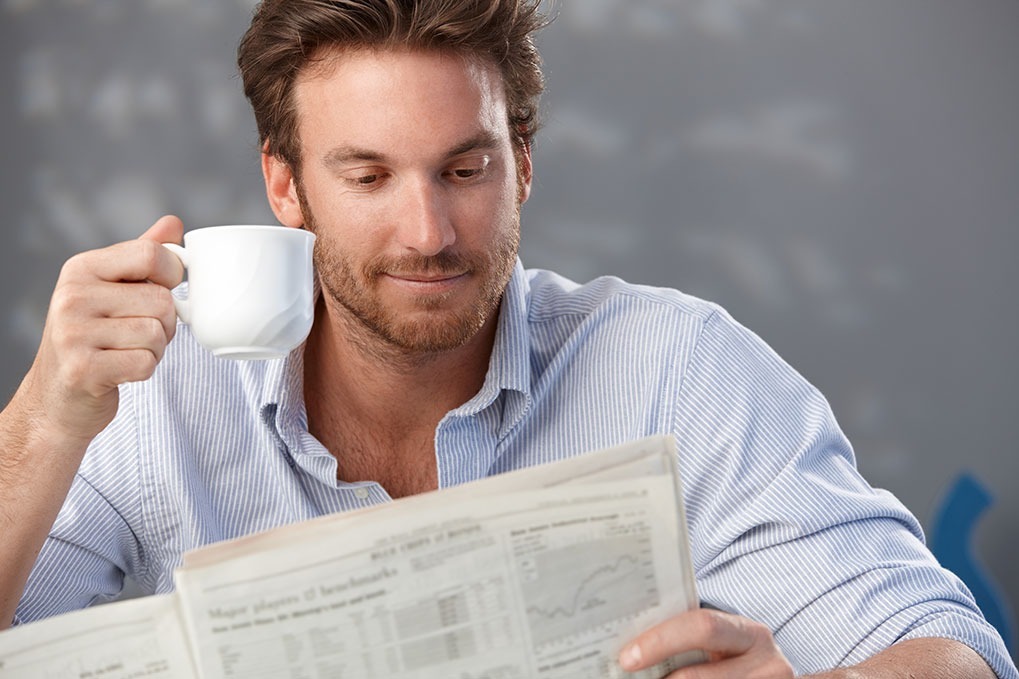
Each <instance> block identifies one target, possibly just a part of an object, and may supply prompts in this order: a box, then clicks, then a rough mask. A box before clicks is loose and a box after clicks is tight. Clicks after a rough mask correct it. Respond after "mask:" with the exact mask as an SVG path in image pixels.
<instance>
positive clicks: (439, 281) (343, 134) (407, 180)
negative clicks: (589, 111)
mask: <svg viewBox="0 0 1019 679" xmlns="http://www.w3.org/2000/svg"><path fill="white" fill-rule="evenodd" d="M295 101H296V105H297V113H298V130H299V134H300V139H301V172H300V181H299V182H298V183H297V184H296V187H295V188H296V192H297V195H298V198H299V201H300V207H301V213H302V215H303V219H304V223H305V226H306V227H307V228H308V229H309V230H311V231H313V232H314V233H315V234H316V235H317V236H318V240H317V244H316V252H315V258H316V261H315V263H316V266H317V270H318V275H319V278H320V280H321V283H322V288H323V293H324V294H325V295H326V296H327V297H326V301H327V303H328V304H329V305H330V307H331V308H332V309H333V310H334V311H335V312H337V313H340V314H343V315H346V316H347V317H348V318H353V319H354V320H355V321H356V322H357V323H360V324H361V325H362V326H364V327H365V328H367V329H368V330H369V331H370V332H371V333H372V335H373V336H374V337H377V338H381V339H382V340H383V341H384V342H386V343H388V344H390V345H394V346H396V347H400V348H402V349H404V350H410V351H412V352H437V351H445V350H449V349H453V348H456V347H459V346H461V345H463V344H464V343H466V342H467V341H468V340H470V339H471V338H472V337H474V336H475V334H476V333H477V332H478V331H479V330H480V329H481V327H482V326H483V325H484V324H485V322H486V321H488V320H489V319H491V318H493V316H494V314H495V311H496V309H497V308H498V305H499V300H500V298H501V295H502V292H503V290H504V289H505V286H506V283H507V281H508V280H509V277H510V274H511V272H512V269H513V265H514V262H515V260H516V254H517V247H518V244H519V234H520V221H519V208H520V204H521V202H522V201H523V200H524V199H526V196H527V191H528V189H529V179H530V177H529V167H530V166H529V158H526V166H525V167H526V172H527V175H528V176H526V177H524V178H522V179H521V180H520V181H518V177H517V167H516V163H515V159H514V154H513V147H512V144H511V141H510V134H509V129H508V124H507V121H506V99H505V94H504V89H503V85H502V81H501V78H500V76H499V73H498V71H497V70H496V69H495V68H494V67H490V66H488V65H486V64H478V63H470V62H468V61H465V60H463V59H460V58H458V57H456V56H452V55H448V54H439V53H432V52H411V51H400V52H391V51H367V50H366V51H353V52H343V53H337V54H335V55H331V56H329V57H328V58H327V60H326V61H324V62H322V63H320V64H316V65H313V66H312V67H311V68H309V69H306V71H305V72H303V73H302V74H301V76H300V77H299V78H298V81H297V84H296V89H295Z"/></svg>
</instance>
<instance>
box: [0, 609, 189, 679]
mask: <svg viewBox="0 0 1019 679" xmlns="http://www.w3.org/2000/svg"><path fill="white" fill-rule="evenodd" d="M28 677H38V678H45V679H141V678H145V679H197V674H196V673H195V671H194V670H193V667H192V664H191V655H190V653H189V651H188V647H187V643H186V641H185V637H184V630H183V628H182V627H181V623H180V618H179V617H178V614H177V607H176V596H175V595H172V594H164V595H159V596H149V597H144V598H140V599H132V600H130V601H122V602H117V603H113V604H107V605H103V606H96V607H94V608H86V609H84V610H81V611H75V612H73V613H68V614H66V615H61V616H57V617H54V618H49V619H47V620H44V621H40V622H36V623H28V624H25V625H19V626H18V627H15V628H12V629H9V630H6V631H5V632H4V633H3V634H0V679H27V678H28Z"/></svg>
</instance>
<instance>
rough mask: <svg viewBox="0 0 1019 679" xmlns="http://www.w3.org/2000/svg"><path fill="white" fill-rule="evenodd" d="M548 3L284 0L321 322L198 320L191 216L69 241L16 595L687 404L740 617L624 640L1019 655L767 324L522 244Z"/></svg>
mask: <svg viewBox="0 0 1019 679" xmlns="http://www.w3.org/2000/svg"><path fill="white" fill-rule="evenodd" d="M541 23H542V19H541V17H540V16H539V15H538V13H537V9H536V7H535V6H534V3H532V2H530V1H529V0H519V1H518V2H506V1H502V2H499V1H497V0H488V1H479V2H456V3H450V2H445V1H443V0H420V1H419V2H416V3H409V2H397V1H396V0H389V1H387V0H343V1H337V2H326V1H324V0H266V2H264V3H263V4H262V5H261V6H260V7H259V9H258V10H257V12H256V15H255V17H254V20H253V22H252V26H251V28H250V29H249V31H248V33H247V34H246V36H245V38H244V40H243V42H242V44H241V49H240V55H239V63H240V67H241V73H242V76H243V78H244V83H245V93H246V94H247V96H248V97H249V99H250V100H251V102H252V105H253V108H254V109H255V115H256V119H257V121H258V125H259V133H260V137H261V141H262V144H263V149H264V153H263V158H262V169H263V173H264V176H265V182H266V189H267V195H268V198H269V202H270V205H271V207H272V209H273V211H274V213H275V214H276V216H277V218H278V219H279V221H280V222H281V223H282V224H283V225H284V226H285V227H289V228H305V229H308V230H311V231H313V232H314V233H316V235H317V236H318V240H317V245H316V255H315V257H316V268H317V274H318V280H319V284H320V288H321V295H320V298H319V301H318V305H317V310H316V321H315V325H314V327H313V329H312V333H311V335H310V336H309V338H308V340H307V342H306V344H305V346H304V347H302V349H300V350H298V351H296V352H294V353H293V354H292V355H291V356H290V357H288V358H287V359H285V360H278V361H270V362H262V363H244V362H229V361H221V360H218V359H215V358H213V357H211V356H210V355H209V354H207V353H206V352H204V350H202V349H201V348H200V347H198V345H197V344H196V343H195V341H194V340H193V338H192V337H191V336H190V333H189V332H188V330H187V328H186V327H183V326H182V327H179V328H178V327H177V326H176V324H175V319H174V315H173V306H172V300H171V295H170V289H171V288H172V287H174V286H175V285H177V284H178V283H179V282H180V280H181V277H182V271H181V269H180V266H179V263H178V262H177V261H176V259H175V258H174V257H173V256H172V255H170V254H169V253H168V252H166V251H165V250H164V249H163V248H161V247H160V246H159V243H161V242H177V241H179V240H180V238H181V235H182V232H183V225H182V224H181V223H180V221H179V220H177V219H176V218H173V217H165V218H163V219H160V220H159V221H157V222H156V223H155V224H154V225H153V226H152V227H151V228H150V229H149V230H148V231H147V232H146V233H145V234H144V235H143V236H142V237H141V238H140V239H139V240H137V241H133V242H127V243H120V244H117V245H114V246H112V247H110V248H106V249H103V250H98V251H94V252H89V253H84V254H82V255H79V256H77V257H74V258H72V259H71V260H70V261H69V262H68V263H67V265H66V266H65V267H64V269H63V271H62V272H61V275H60V278H59V280H58V282H57V286H56V290H55V292H54V295H53V301H52V304H51V308H50V313H49V316H48V318H47V323H46V327H45V330H44V333H43V339H42V343H41V346H40V350H39V353H38V356H37V358H36V360H35V362H34V364H33V366H32V368H31V369H30V371H29V373H28V375H27V376H26V378H25V380H24V382H23V384H22V385H21V387H20V388H19V390H18V392H17V394H16V395H15V397H14V399H13V400H12V402H11V403H10V405H9V406H8V407H7V409H6V410H5V411H4V412H3V414H2V416H0V417H2V427H0V432H2V434H0V435H2V437H3V440H2V442H0V443H2V450H3V453H2V458H0V459H2V463H0V474H2V477H0V497H2V502H0V507H2V512H3V514H2V517H0V520H2V522H3V525H2V529H0V536H2V537H0V540H2V549H0V559H2V561H0V573H2V574H3V576H2V584H3V589H2V599H0V601H2V604H3V612H2V615H3V616H4V619H5V620H11V619H14V620H15V621H16V622H19V621H26V620H31V619H35V618H39V617H44V616H47V615H52V614H55V613H58V612H61V611H64V610H69V609H72V608H76V607H81V606H86V605H88V604H90V603H92V602H93V601H94V600H97V599H101V598H103V597H108V596H111V595H114V594H115V593H116V592H117V591H118V590H119V588H120V586H121V582H122V578H123V575H124V574H125V573H128V574H131V575H132V576H133V577H134V578H135V579H136V580H137V581H138V582H139V583H140V585H141V586H142V587H143V589H145V590H146V591H149V592H161V591H166V590H168V589H169V588H171V587H172V581H171V574H172V571H173V568H174V567H175V566H177V565H178V564H179V563H180V557H181V554H182V553H183V552H184V551H186V550H188V549H191V548H194V547H197V546H200V545H202V544H207V543H209V542H213V541H216V540H222V539H226V538H230V537H234V536H237V535H242V534H245V533H249V532H252V531H256V530H261V529H265V528H269V527H271V526H274V525H280V524H283V523H287V522H291V521H296V520H301V519H305V518H310V517H312V516H317V515H321V514H324V513H327V512H334V511H342V510H347V509H352V508H355V507H360V506H366V505H370V504H375V503H379V502H384V501H386V500H388V499H389V498H391V497H400V496H404V495H408V494H413V493H419V492H422V491H426V490H430V489H434V488H437V487H444V486H449V485H453V484H457V483H462V482H465V481H469V480H471V479H474V478H478V477H481V476H485V475H488V474H494V473H499V472H502V471H506V470H509V469H514V468H519V467H523V466H528V465H532V464H536V463H539V462H542V461H547V460H551V459H555V458H559V457H564V456H568V455H573V454H577V453H580V452H583V451H585V450H588V449H591V448H595V447H603V446H608V445H611V444H614V443H619V442H621V441H624V440H627V439H631V438H635V437H637V436H642V435H647V434H652V433H656V432H669V433H673V434H674V435H675V436H676V437H677V440H678V442H679V445H680V450H681V458H682V462H681V463H682V466H683V474H684V479H685V482H686V502H687V505H688V520H689V523H690V529H691V541H692V543H693V548H694V562H695V566H696V568H697V571H698V579H699V586H700V592H701V594H702V596H703V597H704V598H705V600H707V601H709V602H711V603H713V604H716V605H717V606H718V607H720V608H723V609H727V610H731V611H735V613H725V612H720V611H713V610H699V611H693V612H689V613H686V614H683V615H681V616H678V617H677V618H675V619H672V620H670V621H667V622H665V623H663V624H661V625H659V626H657V627H655V628H654V629H651V630H648V631H647V632H646V633H645V634H643V635H641V636H640V637H639V638H638V639H636V640H634V643H632V644H630V645H629V646H628V647H627V648H626V649H624V651H623V652H622V654H621V656H620V663H621V664H622V665H623V667H624V668H626V669H631V670H632V669H637V668H640V667H644V666H647V665H650V664H653V663H655V662H657V661H658V660H660V659H661V658H663V657H665V656H667V655H671V654H674V653H678V652H682V651H686V650H689V649H704V650H706V651H708V653H709V656H710V659H711V660H710V662H709V663H708V664H706V665H703V666H699V667H697V668H687V669H685V670H681V671H679V672H676V673H675V674H674V675H673V676H674V677H762V678H764V677H790V676H793V672H794V670H795V671H797V672H825V673H823V674H819V675H817V676H828V677H893V676H907V675H910V676H924V677H933V678H936V677H952V678H953V679H955V678H959V677H992V676H994V672H997V673H998V675H999V676H1001V677H1016V676H1017V674H1016V672H1015V668H1014V666H1013V665H1012V664H1011V662H1010V661H1009V660H1008V658H1007V656H1006V654H1005V651H1004V648H1003V645H1002V643H1001V640H1000V638H998V637H997V635H996V634H995V632H994V631H993V629H992V628H990V626H989V625H987V623H986V622H985V621H984V620H983V619H982V617H981V616H980V614H979V611H978V610H977V609H976V607H975V605H974V604H973V602H972V599H971V597H970V596H969V594H968V592H966V590H965V588H964V587H963V586H962V585H961V583H960V582H959V581H958V580H957V579H955V578H954V577H953V576H951V575H950V574H948V573H945V572H943V571H941V570H940V569H939V568H938V566H937V564H936V563H935V562H934V560H933V559H932V557H931V556H930V554H929V553H928V552H927V551H926V550H925V549H924V548H923V546H922V544H921V543H920V540H919V537H918V532H919V531H918V527H917V525H916V522H915V519H913V518H912V517H911V516H910V515H909V514H908V512H906V511H905V509H904V508H902V507H901V505H899V504H898V503H897V502H896V501H895V500H894V499H893V498H891V497H889V496H887V495H886V494H882V493H880V492H877V491H873V490H872V489H870V488H869V487H868V486H867V485H866V484H865V483H864V482H863V481H862V480H861V479H860V478H859V476H858V475H857V474H856V472H855V469H854V468H853V465H852V454H851V452H850V451H849V449H848V445H847V444H846V442H845V441H844V439H843V437H842V435H841V433H840V432H839V430H838V428H837V426H836V425H835V423H834V420H833V418H832V416H831V413H830V412H829V410H828V408H827V405H826V404H825V402H824V401H823V399H822V398H821V397H820V395H819V394H817V393H816V391H814V390H813V389H812V388H811V387H810V386H809V385H807V384H806V383H804V381H803V380H802V379H801V378H800V377H799V376H798V375H797V374H796V373H795V372H793V371H792V370H791V369H790V368H788V367H787V366H786V365H785V364H783V363H782V362H781V361H779V360H778V359H777V357H775V356H774V354H773V353H772V352H770V350H768V349H767V347H765V346H764V345H763V344H762V343H761V342H760V341H759V340H758V339H757V338H756V337H754V336H753V335H751V334H750V333H749V332H747V331H746V330H744V329H743V328H741V327H740V326H738V325H737V324H735V323H734V322H733V321H732V320H731V319H730V318H729V317H728V316H727V315H726V314H725V313H724V312H723V311H722V310H720V309H718V308H717V307H714V306H712V305H710V304H707V303H705V302H702V301H699V300H695V299H692V298H690V297H687V296H684V295H682V294H680V293H677V292H675V291H670V290H655V289H651V288H644V287H639V286H632V285H627V284H625V283H623V282H621V281H618V280H615V279H600V280H598V281H595V282H593V283H591V284H589V285H586V286H577V285H576V284H573V283H570V282H569V281H565V280H563V279H562V278H559V277H557V276H555V275H554V274H551V273H549V272H540V271H531V272H526V271H524V270H523V268H522V267H521V266H520V264H519V263H518V262H517V259H516V253H517V245H518V238H519V213H520V207H521V205H522V204H523V203H524V202H525V201H526V200H527V198H528V195H529V193H530V190H531V174H532V166H531V153H530V143H531V139H532V137H533V135H534V132H535V121H536V111H537V97H538V95H539V94H540V91H541V88H542V85H541V74H540V70H539V68H538V66H539V62H538V55H537V52H536V51H535V50H534V47H533V43H532V41H531V36H532V34H533V32H534V31H535V30H536V29H537V28H538V27H539V26H540V24H541ZM175 335H176V339H174V341H173V342H172V343H171V342H170V340H171V339H173V338H174V336H175ZM37 555H38V557H37ZM30 571H31V573H30ZM26 582H27V585H26ZM19 600H20V603H19ZM755 620H757V621H760V622H756V621H755ZM895 642H898V643H895ZM838 665H845V666H849V665H855V666H854V667H853V668H852V669H844V670H832V668H834V667H836V666H838ZM989 665H991V666H993V668H994V670H993V671H992V669H991V667H990V666H989ZM827 670H832V671H830V672H828V671H827Z"/></svg>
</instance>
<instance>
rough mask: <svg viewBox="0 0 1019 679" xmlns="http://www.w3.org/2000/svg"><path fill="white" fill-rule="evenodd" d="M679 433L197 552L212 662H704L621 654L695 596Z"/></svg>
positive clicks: (594, 668)
mask: <svg viewBox="0 0 1019 679" xmlns="http://www.w3.org/2000/svg"><path fill="white" fill-rule="evenodd" d="M670 441H671V440H669V439H662V440H660V441H657V442H655V443H654V444H651V445H649V444H648V443H647V442H643V443H642V444H640V446H636V447H630V448H629V449H628V450H626V451H623V452H620V450H616V451H606V452H605V453H598V454H594V456H583V457H581V458H575V459H574V460H568V461H564V462H559V463H555V464H553V465H549V466H547V467H545V468H543V469H544V470H545V471H544V474H542V472H541V471H540V469H532V470H525V471H523V472H514V473H511V474H506V475H503V476H501V477H495V478H493V479H489V480H486V481H483V482H478V483H476V484H468V485H469V486H475V488H473V489H471V488H468V487H467V486H464V487H463V488H462V489H452V490H455V491H457V492H455V493H454V492H450V491H441V492H440V493H437V494H433V495H432V497H431V499H429V498H427V497H426V496H421V497H420V498H408V500H412V501H411V502H405V501H403V500H401V501H398V502H394V503H392V504H391V505H387V506H385V507H383V508H381V509H378V510H374V511H370V512H364V513H361V515H360V518H359V520H356V521H354V520H350V518H351V517H346V518H340V519H337V520H333V521H321V522H318V523H316V524H315V529H316V530H314V531H313V530H310V529H309V526H308V525H304V524H302V525H301V526H299V527H293V528H294V529H293V530H290V529H284V530H282V531H273V535H271V536H269V535H268V534H266V535H265V536H262V537H260V538H259V537H256V538H252V539H249V540H242V541H238V542H237V543H236V544H234V545H228V546H224V545H221V546H218V547H217V548H215V549H214V550H212V551H208V552H206V553H205V554H204V555H198V554H196V555H194V558H191V559H190V560H189V562H188V564H187V565H186V566H185V567H184V568H182V569H181V570H179V571H178V572H177V587H178V591H179V594H180V596H181V606H182V612H183V617H184V619H185V622H186V624H187V627H188V629H189V637H190V639H191V642H192V645H193V646H194V655H195V658H196V663H197V664H198V666H199V668H200V675H201V676H202V677H204V678H205V679H217V678H220V677H223V678H225V677H251V678H253V679H257V678H258V677H266V678H268V677H280V676H288V677H308V678H309V679H311V678H316V677H322V678H325V677H392V676H400V677H406V678H408V679H425V678H426V677H427V678H429V679H430V678H432V677H439V676H442V677H452V676H455V677H459V678H462V679H482V678H486V679H518V678H519V679H525V678H532V677H541V678H543V679H565V678H566V677H578V676H584V677H602V678H606V679H613V678H616V677H620V678H621V677H624V676H626V677H635V678H637V679H658V678H659V677H662V676H665V675H666V674H667V673H668V672H670V671H671V670H672V669H675V668H677V667H679V666H682V665H683V664H687V663H689V662H695V661H699V660H700V659H701V656H700V655H699V654H689V655H688V656H687V657H683V658H674V659H672V660H670V661H669V662H667V663H663V664H662V665H659V666H658V667H656V668H652V669H649V670H646V671H644V672H641V673H634V674H626V673H623V672H622V671H621V670H620V669H619V668H618V665H617V662H616V657H617V654H618V652H619V650H620V648H621V646H622V644H623V643H624V642H626V641H628V640H629V639H630V638H632V637H633V636H634V635H636V634H637V633H638V632H639V631H641V630H643V629H645V628H647V627H648V626H650V625H652V624H654V623H656V622H659V621H661V620H664V619H666V618H668V617H670V616H672V615H676V614H678V613H679V612H681V611H684V610H687V609H689V608H693V607H695V606H696V605H697V598H696V593H695V591H694V584H693V575H692V571H691V569H690V564H689V554H688V550H687V549H686V542H685V526H684V525H683V523H682V513H681V509H680V508H679V505H680V501H679V498H680V496H679V494H678V486H677V478H676V473H675V458H674V453H673V452H672V446H671V445H669V442H670ZM637 448H640V450H639V451H637V452H635V451H636V450H637ZM611 467H618V469H619V470H623V471H627V472H628V473H626V474H621V475H620V476H619V478H612V475H611V474H606V473H605V472H606V470H607V469H609V468H611ZM557 475H558V477H559V481H560V483H558V484H556V483H554V482H553V483H552V484H551V485H549V484H539V485H544V486H545V487H539V488H537V489H534V490H523V489H525V488H532V487H533V484H532V482H533V481H534V480H535V479H536V478H539V476H544V478H546V479H547V478H550V477H554V476H557ZM583 478H587V479H588V482H577V481H578V479H583ZM610 479H611V480H610ZM567 481H571V482H569V483H567ZM479 488H480V489H481V490H479ZM453 496H456V497H455V501H454V498H453ZM312 523H315V522H312Z"/></svg>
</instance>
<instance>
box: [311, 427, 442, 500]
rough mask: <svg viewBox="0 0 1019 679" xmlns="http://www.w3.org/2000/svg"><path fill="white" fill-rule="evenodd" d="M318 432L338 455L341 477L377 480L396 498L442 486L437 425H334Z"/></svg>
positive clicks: (334, 455)
mask: <svg viewBox="0 0 1019 679" xmlns="http://www.w3.org/2000/svg"><path fill="white" fill-rule="evenodd" d="M314 433H315V436H316V437H317V438H318V439H319V440H320V441H321V442H322V444H323V445H325V447H326V449H327V450H329V451H330V452H331V453H332V455H333V457H335V458H336V477H337V479H338V480H340V481H345V482H348V483H354V482H358V481H373V482H375V483H378V484H379V485H381V486H382V487H383V488H385V489H386V492H387V493H389V495H390V497H394V498H398V497H404V496H407V495H416V494H418V493H423V492H426V491H429V490H435V489H436V488H437V487H438V466H437V464H436V457H435V443H434V441H435V430H434V427H423V428H420V429H418V430H406V431H401V432H391V431H388V432H384V431H375V430H372V429H369V428H353V427H349V426H346V427H345V426H342V425H333V426H327V427H324V428H322V429H320V430H319V431H318V432H314Z"/></svg>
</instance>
